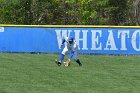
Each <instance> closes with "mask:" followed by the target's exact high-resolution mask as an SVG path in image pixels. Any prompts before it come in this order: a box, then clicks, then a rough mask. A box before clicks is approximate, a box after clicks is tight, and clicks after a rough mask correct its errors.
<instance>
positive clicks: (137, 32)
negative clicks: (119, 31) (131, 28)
mask: <svg viewBox="0 0 140 93" xmlns="http://www.w3.org/2000/svg"><path fill="white" fill-rule="evenodd" d="M137 34H138V35H139V36H138V37H137ZM137 40H138V46H139V48H137ZM131 43H132V47H133V48H134V50H136V51H140V30H137V31H135V32H134V33H133V35H132V40H131Z"/></svg>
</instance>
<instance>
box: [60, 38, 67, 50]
mask: <svg viewBox="0 0 140 93" xmlns="http://www.w3.org/2000/svg"><path fill="white" fill-rule="evenodd" d="M65 41H66V40H65V39H64V38H63V39H62V43H61V45H60V48H62V46H63V44H64V43H65Z"/></svg>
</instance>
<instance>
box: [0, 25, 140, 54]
mask: <svg viewBox="0 0 140 93" xmlns="http://www.w3.org/2000/svg"><path fill="white" fill-rule="evenodd" d="M69 35H73V36H74V37H75V39H76V41H77V44H78V45H79V52H80V53H85V54H89V53H96V54H140V29H139V28H114V27H112V28H111V27H109V28H106V27H104V28H99V27H97V28H96V27H29V26H27V27H26V26H24V27H22V26H20V27H19V26H17V27H16V26H3V27H2V26H1V27H0V52H47V53H60V52H61V51H62V49H60V48H59V45H60V43H61V42H62V37H65V36H69Z"/></svg>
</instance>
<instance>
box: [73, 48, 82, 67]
mask: <svg viewBox="0 0 140 93" xmlns="http://www.w3.org/2000/svg"><path fill="white" fill-rule="evenodd" d="M73 58H74V60H75V61H76V63H78V64H79V66H82V63H81V62H80V60H79V59H78V51H75V53H74V55H73Z"/></svg>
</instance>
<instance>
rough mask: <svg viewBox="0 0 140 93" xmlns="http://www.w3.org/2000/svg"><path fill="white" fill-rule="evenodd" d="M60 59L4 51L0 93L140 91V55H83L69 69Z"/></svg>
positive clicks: (0, 67)
mask: <svg viewBox="0 0 140 93" xmlns="http://www.w3.org/2000/svg"><path fill="white" fill-rule="evenodd" d="M58 58H59V55H57V54H15V53H13V54H12V53H0V93H140V57H139V56H105V55H102V56H93V55H80V56H79V58H80V59H81V61H82V63H83V66H82V67H79V66H78V65H77V64H76V63H75V62H73V63H72V64H71V65H70V67H68V68H66V67H64V66H63V65H62V66H61V67H58V66H57V65H56V64H55V63H54V60H55V59H58Z"/></svg>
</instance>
